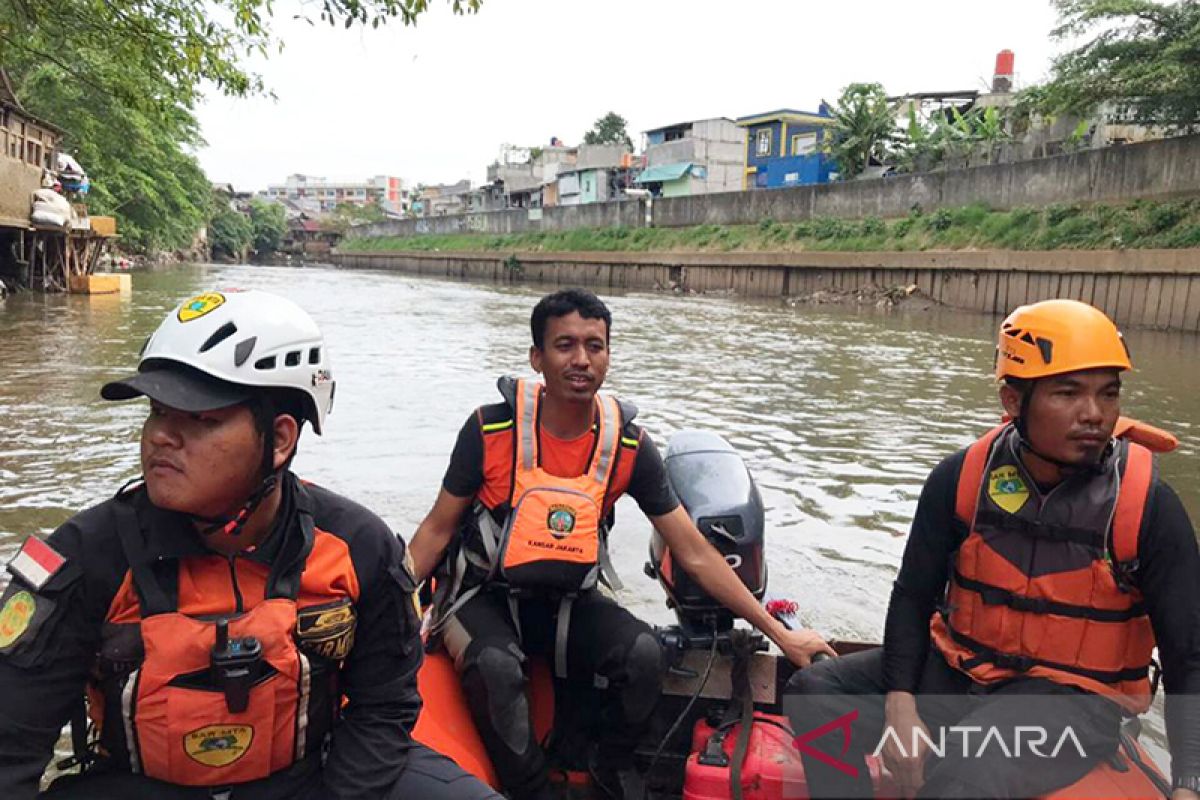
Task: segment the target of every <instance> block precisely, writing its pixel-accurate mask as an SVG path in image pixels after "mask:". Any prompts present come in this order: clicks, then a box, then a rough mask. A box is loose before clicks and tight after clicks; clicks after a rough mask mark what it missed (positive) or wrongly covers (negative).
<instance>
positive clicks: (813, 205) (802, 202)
mask: <svg viewBox="0 0 1200 800" xmlns="http://www.w3.org/2000/svg"><path fill="white" fill-rule="evenodd" d="M1197 194H1200V136H1184V137H1179V138H1176V139H1164V140H1162V141H1157V142H1145V143H1143V144H1133V145H1126V146H1123V147H1109V148H1104V149H1102V150H1087V151H1084V152H1080V153H1074V154H1071V155H1062V156H1055V157H1053V158H1040V159H1037V160H1035V161H1019V162H1016V163H1013V164H996V165H992V166H983V167H972V168H970V169H961V170H947V171H945V172H930V173H925V174H921V175H904V176H898V177H892V178H882V179H880V180H873V181H851V182H849V183H833V184H825V185H822V186H799V187H796V188H794V189H777V190H774V191H757V192H735V193H727V194H720V195H708V196H703V197H677V198H671V199H668V200H659V201H656V202H655V204H654V224H655V225H656V226H658V227H664V228H672V227H678V226H686V225H702V224H717V225H739V224H741V225H748V224H753V223H756V222H758V221H760V220H763V219H767V218H770V219H775V220H779V221H791V220H800V219H807V218H809V217H850V218H861V217H871V216H875V217H902V216H904V215H906V214H908V212H909V210H910V209H911V208H912V207H913V206H914V205H920V206H921V208H922V209H924V210H926V211H929V210H932V209H935V208H958V207H960V206H966V205H971V204H972V203H985V204H987V205H988V206H990V207H991V208H995V209H1001V210H1005V209H1011V208H1019V207H1022V206H1046V205H1050V204H1053V203H1080V202H1082V203H1095V202H1105V201H1108V202H1113V201H1123V200H1132V199H1135V198H1170V197H1185V196H1190V195H1197Z"/></svg>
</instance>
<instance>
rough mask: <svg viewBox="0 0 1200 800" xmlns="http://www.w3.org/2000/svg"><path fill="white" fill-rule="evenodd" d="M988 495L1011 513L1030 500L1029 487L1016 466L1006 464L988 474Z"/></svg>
mask: <svg viewBox="0 0 1200 800" xmlns="http://www.w3.org/2000/svg"><path fill="white" fill-rule="evenodd" d="M987 487H988V490H987V491H988V497H990V498H991V500H992V502H993V503H995V504H996V505H998V506H1000V507H1001V508H1002V509H1004V510H1005V511H1007V512H1008V513H1010V514H1015V513H1017V512H1018V511H1020V510H1021V509H1022V508H1023V507H1024V505H1025V503H1026V502H1027V501H1028V500H1029V487H1028V486H1026V485H1025V481H1024V479H1022V478H1021V473H1020V472H1018V471H1017V468H1016V467H1013V466H1004V467H998V468H996V469H994V470H992V472H991V474H989V475H988V483H987Z"/></svg>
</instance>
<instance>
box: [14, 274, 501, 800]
mask: <svg viewBox="0 0 1200 800" xmlns="http://www.w3.org/2000/svg"><path fill="white" fill-rule="evenodd" d="M101 394H102V396H103V397H104V398H105V399H108V400H127V399H131V398H134V397H139V396H145V397H147V398H148V399H149V401H150V413H149V416H148V417H147V420H146V422H145V425H144V426H143V428H142V439H141V463H142V473H143V477H142V479H141V480H140V481H138V482H135V483H133V484H131V485H129V486H126V487H124V488H123V489H122V490H121V491H119V492H118V493H117V495H116V496H115V497H113V498H111V499H109V500H106V501H105V502H103V503H101V504H99V505H98V506H95V507H93V508H91V509H88V510H87V511H84V512H83V513H81V514H78V515H76V516H75V517H73V518H72V519H70V520H68V521H67V522H66V523H65V524H64V525H62V526H61V527H60V528H58V530H56V531H55V532H54V533H53V534H51V535H50V537H49V538H48V539H47V540H46V541H44V542H43V541H41V540H40V539H38V538H36V537H30V538H29V539H28V540H27V541H26V542H25V544H24V545H22V547H21V550H20V552H19V553H18V554H17V556H16V557H15V558H14V559H13V560H12V562H10V564H9V565H8V571H9V572H10V573H11V576H12V577H11V581H10V582H9V586H8V587H7V589H6V590H5V591H4V593H3V595H2V596H0V693H3V696H4V697H5V698H6V699H5V703H4V704H3V706H2V707H0V797H4V798H6V800H22V799H23V798H33V797H34V796H35V795H37V792H38V783H39V778H40V776H41V774H42V771H43V769H44V767H45V764H46V762H47V760H48V758H49V757H50V755H51V753H52V749H53V746H54V743H55V741H56V740H57V739H58V736H59V731H60V730H61V729H62V727H63V725H64V724H65V723H66V722H67V721H68V720H70V722H71V728H72V734H73V735H72V739H73V745H74V750H75V755H74V757H73V758H72V759H69V761H73V762H75V763H80V764H82V765H83V767H84V770H83V773H82V774H81V775H71V776H67V777H63V778H59V779H58V780H57V781H55V782H54V783H53V784H52V785H51V787H50V788H49V789H48V790H47V791H46V793H45V796H46V797H53V798H69V799H75V798H93V797H94V798H100V797H104V798H123V797H135V796H137V797H155V798H159V797H165V798H231V800H243V799H254V798H264V799H266V798H284V797H286V798H293V797H302V798H326V797H328V798H383V797H388V798H396V799H397V800H402V799H403V798H429V797H432V798H447V799H448V798H455V799H456V800H457V799H458V798H468V799H474V798H480V799H481V800H482V799H486V798H496V797H497V796H496V795H495V794H493V793H492V792H491V791H490V790H489V789H487V787H485V786H483V785H482V784H480V783H479V782H478V781H476V780H475V779H474V778H471V777H469V776H467V775H466V774H465V773H463V772H462V771H461V770H459V769H458V767H457V766H456V765H455V764H454V763H453V762H451V761H449V760H448V759H445V758H443V757H441V756H439V755H437V754H435V753H433V752H432V751H430V750H428V749H426V748H424V747H422V746H420V745H418V744H416V743H415V742H414V741H413V740H412V738H411V737H410V735H409V731H410V730H411V728H412V725H413V723H414V721H415V720H416V717H417V713H418V711H419V708H420V698H419V697H418V695H417V688H416V674H417V669H418V667H419V665H420V662H421V643H420V638H419V620H418V618H417V615H416V610H415V608H414V607H413V603H412V597H411V596H412V592H413V590H414V582H413V580H412V577H411V574H410V572H409V570H408V569H406V567H405V566H404V560H405V554H404V545H403V542H402V541H401V540H400V539H399V538H397V537H396V536H395V535H394V534H393V533H392V532H391V531H390V530H389V529H388V528H387V526H386V525H385V524H384V523H383V522H382V521H381V520H380V519H379V518H378V517H376V516H375V515H374V514H372V513H371V512H370V511H368V510H366V509H365V508H362V507H361V506H359V505H357V504H355V503H353V502H351V501H349V500H347V499H345V498H343V497H341V496H339V495H336V494H334V493H333V492H330V491H328V490H326V489H322V488H320V487H318V486H313V485H311V484H307V483H302V482H301V481H300V480H298V479H297V478H296V476H295V475H294V474H293V473H292V472H291V471H290V469H289V466H290V464H291V461H292V458H293V457H294V456H295V453H296V447H297V443H298V440H299V437H300V432H301V429H302V427H303V425H304V423H305V422H306V421H307V422H309V423H311V424H312V427H313V430H314V431H315V432H316V433H318V434H320V433H322V432H323V430H324V426H325V418H326V415H327V414H328V413H329V410H330V407H331V405H332V403H333V394H334V382H333V376H332V372H331V371H330V368H329V361H328V355H327V353H326V352H325V346H324V341H323V339H322V337H321V333H320V331H319V330H318V328H317V326H316V324H315V323H314V322H313V320H312V319H311V318H310V317H309V316H308V314H306V313H305V312H304V311H303V310H302V309H301V308H300V307H299V306H297V305H295V304H294V303H292V302H291V301H289V300H286V299H284V298H281V297H277V296H275V295H271V294H268V293H266V292H260V291H247V292H209V293H207V294H203V295H200V296H198V297H195V298H193V299H191V300H189V301H187V302H185V303H183V304H181V305H180V306H179V307H178V308H176V309H175V310H173V311H172V312H171V314H170V315H169V316H168V317H167V319H166V320H165V321H164V322H163V323H162V324H161V325H160V326H159V328H158V330H157V331H155V333H154V335H153V336H151V337H150V339H149V340H148V341H147V343H146V345H145V347H144V348H143V351H142V355H141V360H140V362H139V364H138V373H137V374H136V375H134V376H132V377H129V378H126V379H124V380H120V381H114V382H111V383H108V384H106V385H105V386H104V387H103V389H102V390H101ZM85 689H86V695H87V698H88V702H87V704H86V716H85V705H84V702H83V698H84V694H85ZM88 717H90V723H91V724H90V726H89V724H88ZM89 730H90V733H89Z"/></svg>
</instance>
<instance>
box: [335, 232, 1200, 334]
mask: <svg viewBox="0 0 1200 800" xmlns="http://www.w3.org/2000/svg"><path fill="white" fill-rule="evenodd" d="M513 258H516V259H517V262H516V263H514V261H513ZM334 262H335V263H336V264H337V265H338V266H340V267H343V268H348V269H380V270H392V271H396V272H405V273H412V274H419V275H431V276H440V277H450V278H458V279H463V280H474V281H492V282H518V281H520V282H529V283H544V284H556V285H582V286H590V287H592V288H594V289H597V290H603V289H649V290H656V289H675V288H678V289H681V290H683V291H695V292H717V291H722V292H732V293H735V294H739V295H743V296H747V297H791V296H801V295H806V294H810V293H812V292H816V291H820V290H823V289H835V290H842V291H853V290H855V289H860V288H872V287H874V288H891V287H897V286H905V287H907V286H914V285H915V286H917V287H918V288H919V289H920V290H921V291H922V292H923V293H924V294H925V295H927V296H929V297H930V298H932V299H934V300H936V301H937V302H939V303H942V304H944V305H947V306H951V307H954V308H962V309H967V310H972V311H982V312H987V313H992V314H1006V313H1008V312H1009V311H1011V310H1012V309H1013V308H1015V307H1016V306H1018V305H1021V304H1022V303H1031V302H1036V301H1038V300H1045V299H1048V298H1053V297H1071V298H1075V299H1077V300H1083V301H1085V302H1088V303H1091V304H1093V305H1095V306H1097V307H1099V308H1102V309H1104V311H1105V312H1107V313H1108V314H1109V315H1110V316H1112V317H1113V318H1114V319H1115V320H1117V322H1118V323H1120V324H1122V325H1126V326H1139V327H1150V328H1159V329H1163V330H1181V331H1200V251H1196V250H1101V251H1095V250H1089V251H1085V250H1054V251H977V252H941V253H931V252H924V253H728V254H725V253H690V254H681V253H523V254H519V255H517V256H515V257H514V256H511V255H510V254H508V253H396V252H389V253H342V254H336V255H335V256H334Z"/></svg>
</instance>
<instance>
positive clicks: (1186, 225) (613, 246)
mask: <svg viewBox="0 0 1200 800" xmlns="http://www.w3.org/2000/svg"><path fill="white" fill-rule="evenodd" d="M1183 247H1200V199H1193V200H1178V201H1172V202H1152V201H1146V200H1136V201H1133V202H1130V203H1126V204H1123V205H1080V204H1076V205H1053V206H1047V207H1045V208H1036V209H1035V208H1018V209H1015V210H1013V211H993V210H991V209H989V208H988V207H987V206H985V205H970V206H965V207H962V208H955V209H938V210H937V211H932V212H929V213H922V212H921V211H920V210H919V209H914V210H913V211H912V212H911V213H910V214H909V215H908V216H907V217H905V218H903V219H894V220H883V219H880V218H878V217H867V218H866V219H861V220H849V219H839V218H833V217H818V218H815V219H810V220H804V221H802V222H776V221H774V220H771V219H764V220H763V221H761V222H759V223H758V224H757V225H697V226H693V227H688V228H581V229H576V230H570V231H546V232H536V233H516V234H509V235H504V236H495V235H489V234H473V233H463V234H446V235H438V234H428V235H421V236H387V237H359V238H355V237H348V238H347V239H346V240H345V241H344V242H342V244H341V245H340V247H339V249H340V250H341V251H342V252H365V251H380V250H407V251H424V252H436V251H496V250H500V251H515V252H539V251H545V252H564V251H567V252H575V251H630V252H648V251H652V252H737V251H757V252H799V251H805V250H834V251H873V250H885V251H920V250H963V249H980V250H982V249H1000V250H1058V249H1078V250H1095V249H1122V248H1183Z"/></svg>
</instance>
